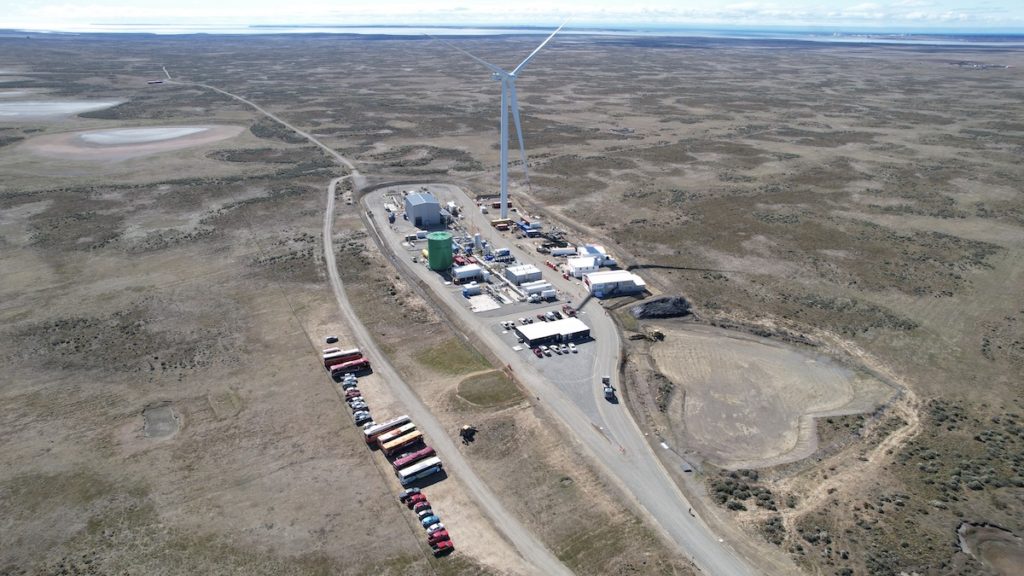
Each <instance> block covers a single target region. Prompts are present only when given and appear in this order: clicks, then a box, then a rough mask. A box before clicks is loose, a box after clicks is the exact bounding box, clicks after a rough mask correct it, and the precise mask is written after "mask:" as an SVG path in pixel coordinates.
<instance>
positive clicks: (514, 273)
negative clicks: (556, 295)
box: [505, 264, 541, 286]
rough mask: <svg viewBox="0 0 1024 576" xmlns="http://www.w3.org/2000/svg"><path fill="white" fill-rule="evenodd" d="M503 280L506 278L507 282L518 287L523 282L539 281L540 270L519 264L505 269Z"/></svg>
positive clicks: (532, 266) (529, 265)
mask: <svg viewBox="0 0 1024 576" xmlns="http://www.w3.org/2000/svg"><path fill="white" fill-rule="evenodd" d="M505 278H508V280H509V282H512V283H513V284H515V285H516V286H518V285H520V284H522V283H524V282H533V281H535V280H540V278H541V275H540V270H539V269H538V268H537V267H536V266H534V265H533V264H520V265H518V266H509V267H508V268H505Z"/></svg>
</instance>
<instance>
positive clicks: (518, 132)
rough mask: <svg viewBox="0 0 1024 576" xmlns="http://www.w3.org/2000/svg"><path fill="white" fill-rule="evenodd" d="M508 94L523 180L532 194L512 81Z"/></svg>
mask: <svg viewBox="0 0 1024 576" xmlns="http://www.w3.org/2000/svg"><path fill="white" fill-rule="evenodd" d="M509 92H510V93H511V99H512V120H513V121H514V122H515V124H516V137H517V138H519V159H520V160H522V162H523V178H525V179H526V188H527V189H528V190H530V191H531V192H533V189H532V188H531V187H530V171H529V170H527V168H526V146H525V145H523V126H522V124H520V123H519V97H518V96H516V84H515V80H514V79H513V80H511V81H510V82H509Z"/></svg>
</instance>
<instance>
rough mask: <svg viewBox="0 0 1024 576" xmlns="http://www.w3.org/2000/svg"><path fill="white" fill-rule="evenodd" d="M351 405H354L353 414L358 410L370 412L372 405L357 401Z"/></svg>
mask: <svg viewBox="0 0 1024 576" xmlns="http://www.w3.org/2000/svg"><path fill="white" fill-rule="evenodd" d="M350 406H351V407H352V413H353V414H355V413H356V412H369V411H370V407H369V406H368V405H367V404H366V402H356V403H354V404H350Z"/></svg>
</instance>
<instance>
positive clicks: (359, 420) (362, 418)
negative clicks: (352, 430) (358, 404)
mask: <svg viewBox="0 0 1024 576" xmlns="http://www.w3.org/2000/svg"><path fill="white" fill-rule="evenodd" d="M355 422H356V426H365V425H367V424H373V418H372V417H371V416H370V413H369V412H367V413H366V414H361V415H359V416H356V418H355Z"/></svg>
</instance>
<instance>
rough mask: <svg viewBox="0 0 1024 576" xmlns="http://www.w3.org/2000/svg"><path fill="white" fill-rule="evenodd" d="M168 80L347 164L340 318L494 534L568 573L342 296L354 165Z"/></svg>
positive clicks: (332, 275) (358, 184)
mask: <svg viewBox="0 0 1024 576" xmlns="http://www.w3.org/2000/svg"><path fill="white" fill-rule="evenodd" d="M165 72H166V70H165ZM169 76H170V75H169V74H168V77H169ZM172 82H175V83H179V84H190V85H192V86H200V87H202V88H206V89H208V90H213V91H214V92H218V93H220V94H223V95H225V96H228V97H230V98H234V99H235V100H237V101H239V102H242V103H243V104H246V105H247V106H249V107H251V108H252V109H254V110H256V111H257V112H259V113H261V114H263V115H264V116H266V117H267V118H270V119H271V120H273V121H275V122H277V123H279V124H281V125H282V126H284V127H286V128H288V129H289V130H292V131H293V132H295V133H296V134H299V135H300V136H302V137H303V138H305V139H306V140H308V141H309V142H311V143H312V144H314V145H316V146H318V147H319V148H320V149H321V150H323V151H324V152H326V153H327V154H328V155H330V156H331V157H332V158H334V159H335V160H336V161H337V162H338V163H339V164H342V165H343V166H345V167H346V168H348V170H349V171H350V174H348V175H345V176H340V177H338V178H335V179H333V180H331V182H330V184H329V185H328V186H327V206H326V208H325V210H324V225H323V247H324V262H325V263H326V264H327V274H328V278H329V279H330V283H331V290H332V291H333V292H334V298H335V300H336V301H337V303H338V308H339V310H340V311H341V314H342V316H343V317H344V318H345V322H346V323H347V324H348V325H349V327H350V328H351V330H352V335H353V336H354V338H355V340H356V342H357V343H358V344H359V348H360V349H362V350H364V351H366V352H367V353H368V355H369V356H370V357H371V358H372V359H373V370H374V372H376V373H378V374H379V375H380V376H381V377H382V378H383V380H384V382H385V383H387V385H388V387H389V388H390V389H391V391H392V393H393V394H394V395H395V397H396V398H397V399H398V400H399V401H400V402H401V403H402V404H404V405H405V406H406V410H407V411H408V414H409V416H410V417H411V418H412V419H413V421H415V422H416V426H417V428H419V429H420V430H422V431H423V432H424V434H425V435H426V436H428V437H429V438H430V443H431V446H433V447H434V449H435V450H436V451H437V454H438V456H440V457H441V460H442V461H443V462H444V467H445V470H446V471H447V472H448V473H449V474H451V475H454V476H457V477H458V480H459V482H460V483H461V484H462V485H463V486H465V487H466V490H467V491H468V492H469V493H470V495H471V496H472V497H473V499H474V500H475V501H476V503H477V505H478V506H479V507H480V510H481V511H483V513H484V514H485V515H487V516H488V517H489V518H490V519H491V522H493V523H494V526H495V528H496V529H497V530H498V532H499V533H501V534H502V535H503V536H504V537H505V538H507V539H508V540H509V542H511V543H512V545H513V546H515V548H516V550H518V551H519V553H520V554H521V555H522V556H523V558H524V559H525V560H526V561H527V563H529V564H531V565H533V566H534V567H535V568H536V570H537V573H538V574H544V575H554V574H558V575H565V576H568V575H571V574H572V571H571V570H569V569H568V568H567V567H566V566H565V564H563V563H562V561H561V560H559V559H558V557H556V556H555V555H554V554H553V553H552V552H551V551H550V550H548V549H547V547H545V546H544V544H543V543H541V541H540V540H538V539H537V537H536V536H535V535H534V534H533V532H531V531H530V530H528V529H527V528H526V527H525V526H523V524H522V523H520V522H519V520H518V519H517V518H516V517H515V516H514V515H513V514H512V513H510V512H509V511H508V510H507V509H506V508H505V507H504V506H502V504H501V501H500V500H498V497H497V496H496V495H495V494H494V493H493V492H491V489H490V488H488V487H487V484H485V483H484V481H483V480H482V479H480V477H479V476H477V475H476V473H475V472H474V471H473V469H472V468H471V467H470V465H469V462H467V461H466V459H465V458H464V457H463V456H462V453H461V452H460V451H459V449H458V448H457V447H456V446H455V443H454V442H453V441H452V439H451V438H450V437H449V435H448V433H447V431H445V429H444V427H443V426H442V425H441V422H440V421H438V420H437V418H435V417H434V415H433V413H431V412H430V409H429V408H427V406H426V405H425V404H423V402H422V401H421V400H420V398H419V396H417V395H416V393H415V392H414V391H413V389H412V388H411V387H410V386H409V384H408V383H406V382H405V380H403V379H402V377H401V376H399V375H398V372H397V371H396V370H395V369H394V367H393V366H391V364H390V363H389V362H388V360H387V356H386V355H385V354H384V353H383V352H382V351H381V350H380V348H379V347H378V346H377V344H376V342H375V341H374V340H373V338H372V337H371V336H370V333H369V331H368V330H367V329H366V326H364V325H363V323H362V321H360V320H359V317H358V316H356V314H355V311H354V310H353V308H352V305H351V303H350V302H349V300H348V296H347V295H346V294H345V288H344V286H343V285H342V283H341V277H340V276H339V275H338V265H337V261H336V260H335V257H334V242H333V238H334V235H333V225H334V199H335V195H336V194H335V192H336V190H337V187H338V183H339V182H341V181H342V180H345V179H346V178H351V179H352V188H353V195H357V194H358V192H359V190H360V188H362V187H363V186H364V185H365V182H366V181H365V179H364V178H363V176H362V175H361V174H359V171H358V170H356V167H355V165H354V164H353V163H352V162H351V161H350V160H349V159H347V158H345V157H344V156H342V155H341V154H338V153H337V152H336V151H334V150H333V149H331V148H329V147H328V146H327V145H325V144H323V143H322V142H320V141H319V140H317V139H316V138H315V137H314V136H313V135H311V134H309V133H307V132H304V131H302V130H300V129H298V128H296V127H295V126H293V125H291V124H289V123H288V122H285V121H284V120H282V119H281V118H279V117H277V116H275V115H274V114H272V113H270V112H268V111H267V110H265V109H264V108H262V107H260V106H259V105H257V104H255V103H253V102H252V101H250V100H247V99H245V98H243V97H241V96H238V95H236V94H232V93H230V92H227V91H224V90H221V89H220V88H217V87H214V86H210V85H208V84H200V83H195V82H180V81H172Z"/></svg>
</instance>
